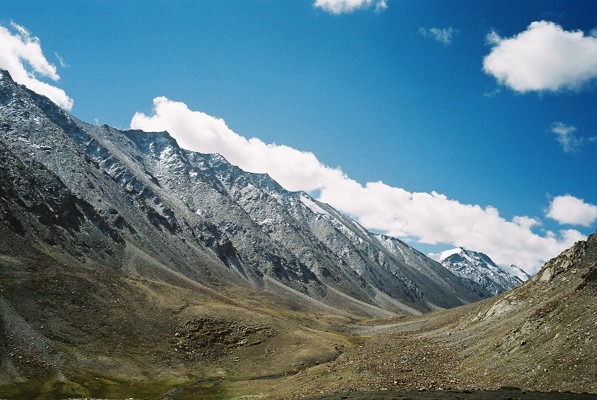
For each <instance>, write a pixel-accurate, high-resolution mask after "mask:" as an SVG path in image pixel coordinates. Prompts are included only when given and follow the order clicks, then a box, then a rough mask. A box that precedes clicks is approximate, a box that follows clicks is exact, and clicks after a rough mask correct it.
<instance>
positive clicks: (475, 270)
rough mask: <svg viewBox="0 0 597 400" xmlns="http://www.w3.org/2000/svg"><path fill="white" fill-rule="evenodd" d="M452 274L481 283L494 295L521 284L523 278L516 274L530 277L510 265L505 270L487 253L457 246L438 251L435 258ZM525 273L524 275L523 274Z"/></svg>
mask: <svg viewBox="0 0 597 400" xmlns="http://www.w3.org/2000/svg"><path fill="white" fill-rule="evenodd" d="M436 259H437V260H438V261H439V262H440V263H441V264H442V265H443V266H444V267H446V268H447V269H449V270H450V271H451V272H452V273H453V274H455V275H458V276H460V277H462V278H466V279H470V280H471V281H473V282H476V283H478V284H479V285H481V286H482V287H483V288H484V289H485V290H487V291H488V292H490V293H492V294H494V295H496V294H500V293H503V292H506V291H508V290H511V289H514V288H515V287H517V286H519V285H520V284H522V282H523V280H522V279H521V278H519V277H518V276H517V275H515V274H518V275H522V274H524V275H522V276H523V277H525V278H526V279H525V280H527V279H529V278H530V276H528V275H527V274H526V273H525V272H524V271H522V270H521V269H519V268H518V267H516V266H511V267H510V268H509V270H510V271H511V272H510V271H506V270H505V269H504V268H502V267H500V266H498V265H497V264H496V263H495V262H494V261H493V260H492V259H491V258H489V256H488V255H486V254H484V253H481V252H477V251H472V250H467V249H465V248H462V247H458V248H455V249H451V250H446V251H444V252H442V253H439V254H438V255H437V258H436ZM525 275H526V276H525Z"/></svg>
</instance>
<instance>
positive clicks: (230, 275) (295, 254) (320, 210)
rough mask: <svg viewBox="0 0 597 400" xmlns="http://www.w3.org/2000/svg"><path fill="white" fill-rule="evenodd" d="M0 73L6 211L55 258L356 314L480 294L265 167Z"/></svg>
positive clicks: (8, 221)
mask: <svg viewBox="0 0 597 400" xmlns="http://www.w3.org/2000/svg"><path fill="white" fill-rule="evenodd" d="M0 85H1V86H0V121H1V126H0V137H1V140H0V150H1V154H2V157H3V171H2V178H3V179H4V184H3V189H2V190H3V193H1V194H2V199H3V203H2V214H1V215H3V216H4V217H3V222H4V224H5V225H6V226H8V227H9V228H11V235H17V236H20V237H21V238H27V240H28V241H30V242H34V243H38V244H37V245H36V246H37V247H40V245H39V243H43V246H44V249H43V252H46V253H51V255H52V257H56V256H58V258H60V259H67V260H69V262H80V263H88V264H98V265H109V266H110V267H112V268H120V269H124V270H126V271H129V272H130V273H135V274H139V275H142V276H163V275H172V274H175V275H177V276H178V275H181V276H183V277H185V278H187V279H190V280H191V281H194V282H197V283H200V284H202V285H204V286H207V287H210V288H213V289H217V288H219V287H221V286H227V285H236V284H238V283H239V282H242V283H243V284H247V285H249V286H252V287H259V288H263V289H265V290H268V291H271V292H275V293H280V292H284V293H286V294H288V295H293V296H294V295H297V293H300V294H302V295H306V296H307V297H309V298H311V299H314V301H315V303H316V304H319V305H320V306H322V307H332V308H338V309H342V310H345V311H349V312H353V313H357V314H362V315H389V312H394V311H395V312H401V313H410V314H412V313H420V312H425V311H430V310H433V309H438V308H447V307H454V306H457V305H460V304H464V303H468V302H471V301H476V300H479V299H481V298H483V297H486V295H487V294H486V293H485V292H483V290H481V289H479V288H476V287H475V288H471V287H470V286H469V285H468V284H466V283H463V282H462V281H461V280H459V279H456V278H454V276H453V275H452V274H450V273H448V272H446V271H445V269H443V268H442V267H441V266H440V265H439V264H437V263H435V262H434V261H432V260H430V259H428V258H427V257H426V256H424V255H423V254H421V253H419V252H417V251H416V250H414V249H412V248H411V247H409V246H408V245H406V244H405V243H403V242H401V241H399V240H397V239H392V238H388V237H382V236H379V235H375V234H372V233H370V232H367V231H366V230H365V229H363V228H362V227H361V226H360V225H358V224H357V223H356V222H354V221H352V220H351V219H349V218H347V217H346V216H344V215H343V214H341V213H339V212H338V211H336V210H334V209H333V208H331V207H330V206H328V205H326V204H322V203H319V202H318V201H316V200H315V199H313V198H311V197H310V196H309V195H308V194H306V193H302V192H288V191H286V190H284V189H283V188H282V187H281V186H279V185H278V184H277V183H276V182H275V181H273V180H272V179H271V178H270V177H269V176H268V175H265V174H251V173H247V172H244V171H242V170H241V169H239V168H237V167H235V166H233V165H231V164H230V163H228V162H227V161H226V160H225V159H224V158H223V157H221V156H220V155H217V154H199V153H194V152H190V151H187V150H184V149H181V148H180V147H179V146H178V145H177V143H176V141H175V140H174V139H173V138H172V137H171V136H170V135H168V133H166V132H162V133H146V132H141V131H120V130H117V129H113V128H110V127H108V126H105V125H104V126H92V125H89V124H86V123H84V122H81V121H79V120H77V119H76V118H74V117H72V116H70V115H68V114H67V113H65V112H64V111H63V110H61V109H60V108H58V107H57V106H56V105H54V104H53V103H51V102H50V101H49V100H48V99H47V98H45V97H42V96H39V95H37V94H35V93H33V92H31V91H29V90H27V89H26V88H25V87H23V86H19V85H17V84H15V83H14V82H13V81H12V79H11V78H10V75H9V74H8V73H7V72H6V71H4V72H2V77H1V79H0ZM25 251H27V250H25ZM141 260H143V262H141Z"/></svg>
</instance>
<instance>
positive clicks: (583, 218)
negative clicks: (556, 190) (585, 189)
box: [546, 194, 597, 227]
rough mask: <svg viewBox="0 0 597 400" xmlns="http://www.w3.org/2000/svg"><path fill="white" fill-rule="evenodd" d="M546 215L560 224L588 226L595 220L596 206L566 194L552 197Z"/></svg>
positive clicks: (596, 215) (596, 217)
mask: <svg viewBox="0 0 597 400" xmlns="http://www.w3.org/2000/svg"><path fill="white" fill-rule="evenodd" d="M546 215H547V216H548V217H549V218H551V219H553V220H555V221H558V222H559V223H560V224H568V225H581V226H587V227H588V226H591V225H592V224H594V223H595V221H597V206H596V205H593V204H589V203H586V202H585V201H584V200H583V199H579V198H577V197H574V196H570V195H569V194H567V195H565V196H557V197H554V198H553V200H552V201H551V204H550V205H549V209H548V210H547V214H546Z"/></svg>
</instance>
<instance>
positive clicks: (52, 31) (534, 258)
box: [0, 0, 597, 271]
mask: <svg viewBox="0 0 597 400" xmlns="http://www.w3.org/2000/svg"><path fill="white" fill-rule="evenodd" d="M351 4H353V5H355V6H356V8H354V9H350V5H351ZM342 5H344V7H345V8H344V9H341V8H334V7H340V6H342ZM359 6H360V7H359ZM341 11H343V12H341ZM596 15H597V12H596V8H595V6H594V5H592V2H590V1H571V0H561V1H545V0H543V1H524V2H521V1H504V0H500V1H482V2H480V1H472V0H471V1H449V0H442V1H431V0H418V1H415V0H410V1H409V0H387V1H381V0H344V1H341V0H317V2H316V1H315V0H293V1H281V0H236V1H232V0H230V1H215V0H214V1H207V0H206V1H190V0H188V1H165V0H164V1H126V2H122V1H112V0H102V1H100V0H96V1H84V2H81V1H74V0H73V1H61V0H57V1H52V2H49V1H48V2H40V1H26V0H22V1H18V2H2V3H0V25H2V26H3V27H4V29H5V31H7V32H8V33H4V35H12V37H20V38H21V41H23V43H24V42H26V41H27V40H29V41H32V40H33V41H34V42H35V40H34V39H32V38H33V37H37V38H38V40H39V44H40V51H39V52H40V53H42V52H43V57H44V59H45V61H46V62H47V64H48V65H53V66H55V68H56V75H59V76H60V79H59V80H53V79H52V76H48V74H47V73H46V76H44V74H43V73H42V72H40V71H37V72H35V71H34V70H35V68H34V67H33V66H31V65H28V62H27V59H26V57H25V58H23V56H22V55H21V56H19V55H18V52H14V54H12V53H11V52H12V51H13V50H14V49H13V48H7V47H5V48H2V47H0V50H1V51H0V67H3V68H8V69H9V70H10V68H9V67H8V66H14V65H15V61H14V60H13V59H11V58H10V56H11V55H14V57H17V58H19V57H20V60H21V62H22V64H23V66H24V68H25V69H26V70H27V71H28V72H29V74H30V75H32V76H33V75H34V76H35V78H36V79H38V80H39V81H42V82H45V83H48V84H51V85H53V86H55V87H58V88H60V89H62V90H63V91H64V93H65V94H66V95H67V96H68V97H69V98H70V99H72V100H73V101H74V105H73V106H72V110H71V112H72V113H73V114H74V115H75V116H76V117H78V118H80V119H82V120H84V121H87V122H91V123H99V124H104V123H106V124H109V125H112V126H116V127H120V128H129V127H130V126H131V122H132V121H133V125H134V126H135V127H140V128H144V129H147V130H152V129H158V128H160V129H168V130H169V131H170V132H171V133H172V134H173V135H174V136H175V137H177V140H179V142H183V143H188V146H187V147H189V148H194V149H196V150H199V151H212V150H214V149H215V151H219V152H221V153H223V154H224V155H225V156H226V157H227V158H228V159H229V160H231V161H232V162H234V163H236V164H238V165H240V166H241V167H243V168H245V169H248V170H256V171H257V170H259V171H262V170H263V171H266V172H269V173H270V174H271V175H272V176H274V177H275V178H276V179H278V180H280V181H281V182H282V184H283V185H284V186H286V187H288V188H290V189H303V190H309V191H312V192H313V193H314V194H315V195H317V196H320V198H321V199H322V200H323V201H327V202H329V203H330V204H332V205H334V206H335V207H337V208H340V209H342V210H343V211H345V212H347V213H349V214H350V215H352V216H354V217H355V218H356V219H357V220H359V221H360V222H361V223H362V224H363V225H365V226H366V227H368V228H370V229H373V230H376V231H380V232H386V233H389V234H392V235H395V236H399V237H401V238H403V239H406V240H407V241H409V243H411V244H412V245H413V246H414V247H416V248H419V249H421V250H423V251H425V252H429V251H439V250H443V249H445V248H448V247H453V246H456V245H462V246H465V247H468V248H472V249H473V250H479V251H484V252H486V253H488V254H489V255H490V256H491V257H493V258H495V259H496V261H498V262H500V263H503V264H507V263H517V264H519V265H521V266H523V267H525V268H526V269H527V270H529V271H534V270H535V269H536V268H537V267H538V265H540V263H541V262H542V261H544V260H546V259H547V258H550V257H552V256H555V255H557V253H558V252H559V251H560V250H561V249H563V248H565V247H568V246H569V245H570V244H571V242H573V241H574V240H576V239H578V238H580V237H582V236H583V235H585V236H586V235H587V234H590V233H592V232H593V231H594V230H595V228H596V227H597V224H596V220H597V207H596V206H595V205H596V204H597V185H596V183H597V165H596V160H597V157H596V155H597V139H595V138H596V137H597V113H596V112H595V105H596V104H597V88H596V85H595V81H596V80H595V76H597V65H596V64H597V62H596V60H597V50H595V47H596V46H597V45H596V44H595V43H596V42H597V39H596V38H595V32H596V31H595V30H594V29H595V28H596V27H597V19H596ZM541 21H543V22H541ZM534 22H535V23H536V25H533V26H532V27H531V24H532V23H534ZM14 24H17V25H18V26H17V25H14ZM18 27H22V28H24V29H25V30H26V31H27V32H29V35H30V36H29V39H27V38H26V34H25V33H23V32H21V33H19V28H18ZM592 30H593V31H592ZM579 31H580V32H579ZM525 33H526V34H527V35H526V36H525ZM19 35H20V36H19ZM23 35H25V36H23ZM533 40H535V42H533ZM529 43H538V44H533V45H532V46H531V45H529ZM0 46H2V45H1V44H0ZM11 49H12V50H11ZM538 49H539V50H541V51H539V50H538ZM494 50H495V53H494V54H495V57H494V58H493V60H492V64H491V65H490V66H486V68H485V70H484V60H485V58H486V57H487V56H489V55H490V53H492V52H494ZM498 50H499V51H498ZM2 52H4V57H2V56H1V55H2ZM31 57H33V56H31ZM35 57H38V58H37V59H39V57H42V56H40V54H37V55H36V56H35ZM512 57H514V58H512ZM525 57H526V58H525ZM30 59H32V58H30ZM23 60H24V61H23ZM570 60H574V62H570ZM2 63H4V64H2ZM537 63H539V66H537V65H536V64H537ZM533 68H538V70H537V71H535V70H533ZM529 71H530V72H531V74H530V75H524V73H525V72H526V73H528V72H529ZM500 74H501V75H500ZM14 75H15V74H14V73H13V76H14ZM23 79H26V78H25V77H24V78H23ZM23 83H25V82H23ZM34 90H35V89H34ZM160 96H163V97H162V100H161V102H159V104H158V103H152V102H153V101H154V99H155V98H159V97H160ZM183 106H184V107H183ZM65 107H67V108H68V107H70V105H65ZM157 107H162V108H157ZM193 112H202V113H204V114H201V115H200V114H194V113H193ZM136 113H140V114H136ZM135 115H137V118H136V119H133V117H134V116H135ZM195 117H196V118H195ZM213 117H216V118H221V119H223V120H224V121H225V124H223V121H221V120H217V119H216V118H213ZM185 118H188V121H189V123H188V124H187V125H185V127H183V128H181V127H180V126H178V125H176V124H177V122H176V121H180V120H185ZM210 118H211V119H210ZM177 129H181V130H180V131H177ZM202 129H203V131H205V130H206V129H207V130H209V129H212V131H213V132H212V131H210V132H212V133H213V134H212V135H211V136H209V137H202V136H201V135H203V134H204V133H202ZM218 135H220V136H218ZM235 135H237V136H238V137H237V136H235ZM185 138H186V139H185ZM222 138H224V139H222ZM243 138H247V139H249V138H258V139H259V141H260V143H261V144H259V143H257V144H255V142H254V143H253V145H252V144H250V143H249V142H243ZM185 140H186V141H185ZM210 141H211V142H210ZM206 143H207V144H206ZM218 143H220V144H221V143H224V146H228V147H225V148H218V147H217V144H218ZM274 143H275V144H277V145H279V146H277V147H273V146H269V147H268V146H266V144H274ZM282 145H283V146H287V147H281V146H282ZM193 146H195V147H193ZM249 148H250V149H252V150H250V151H249V150H247V149H249ZM239 149H245V150H247V151H244V152H243V151H240V150H239ZM294 149H296V150H298V151H296V150H294ZM292 150H294V151H292ZM227 151H229V152H230V153H227ZM299 151H300V152H299ZM301 152H302V153H301ZM304 152H311V153H312V154H311V155H310V156H305V154H306V153H304ZM240 153H243V154H248V155H252V157H256V155H258V156H259V157H263V158H266V159H267V158H268V157H271V158H272V161H271V162H267V163H265V164H260V165H255V164H254V163H255V160H248V159H246V158H243V157H242V155H239V154H240ZM314 159H315V161H314ZM280 160H292V162H288V164H292V163H293V162H294V161H296V164H297V165H298V167H297V170H300V171H299V172H297V170H293V169H289V170H288V171H282V172H280V170H281V169H284V168H285V166H284V165H283V164H284V163H281V162H280ZM305 160H306V161H305ZM302 162H305V163H307V164H305V165H303V164H301V163H302ZM244 163H246V164H244ZM309 163H311V164H309ZM310 168H312V170H311V169H310ZM335 168H340V169H341V172H339V170H337V169H335ZM272 169H273V170H272ZM305 170H309V171H310V173H309V174H307V175H304V176H303V175H301V176H298V175H300V174H301V173H303V172H302V171H305ZM334 171H335V172H334ZM276 173H279V174H280V175H279V176H276ZM297 174H298V175H297ZM309 179H312V182H319V183H313V184H310V183H309V182H308V181H309ZM376 182H377V184H375V183H376ZM379 182H383V185H381V184H380V183H379ZM367 183H372V185H369V186H368V185H367ZM359 186H360V187H359ZM392 189H396V190H392ZM434 192H435V194H433V193H434ZM415 193H419V194H420V196H417V195H414V194H415ZM566 195H569V196H567V197H563V196H566ZM442 196H443V197H442ZM581 200H582V201H581ZM426 207H427V208H428V209H432V208H433V209H434V210H435V209H437V211H433V212H427V209H426ZM550 207H551V208H550ZM372 209H375V210H376V211H375V212H374V211H371V210H372ZM496 213H497V215H496ZM550 216H551V217H550ZM517 217H524V218H522V219H521V218H517ZM529 221H533V223H532V224H531V223H530V222H529ZM529 224H530V225H529ZM531 225H532V226H531ZM485 230H486V231H487V232H485ZM524 252H526V253H525V254H523V253H524Z"/></svg>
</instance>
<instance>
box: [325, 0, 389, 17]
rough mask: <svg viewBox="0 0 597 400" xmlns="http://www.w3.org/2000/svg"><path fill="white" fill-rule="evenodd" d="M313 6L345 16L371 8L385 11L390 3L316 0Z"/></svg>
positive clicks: (369, 0) (384, 0)
mask: <svg viewBox="0 0 597 400" xmlns="http://www.w3.org/2000/svg"><path fill="white" fill-rule="evenodd" d="M313 6H314V7H316V8H321V9H322V10H325V11H327V12H329V13H332V14H343V13H351V12H354V11H356V10H360V9H363V8H370V7H375V10H376V11H383V10H385V9H386V8H388V3H387V0H315V3H314V4H313Z"/></svg>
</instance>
